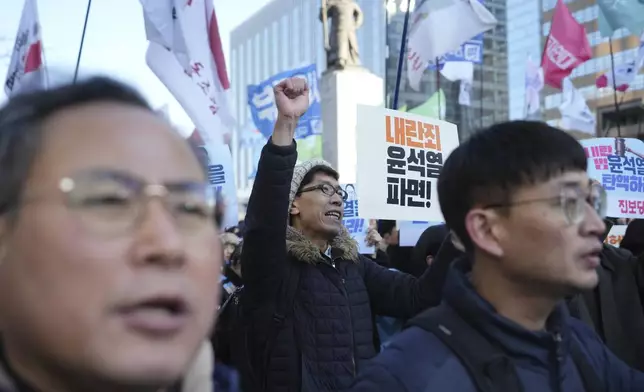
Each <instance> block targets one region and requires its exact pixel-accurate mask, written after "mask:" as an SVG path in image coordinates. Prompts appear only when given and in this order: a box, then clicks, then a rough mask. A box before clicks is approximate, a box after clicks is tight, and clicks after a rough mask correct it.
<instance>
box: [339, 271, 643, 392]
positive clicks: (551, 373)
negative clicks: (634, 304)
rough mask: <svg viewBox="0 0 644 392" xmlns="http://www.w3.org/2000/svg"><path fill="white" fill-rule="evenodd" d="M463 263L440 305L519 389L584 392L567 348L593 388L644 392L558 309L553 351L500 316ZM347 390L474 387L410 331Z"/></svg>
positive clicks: (444, 354) (540, 335) (447, 357)
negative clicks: (586, 368) (510, 371)
mask: <svg viewBox="0 0 644 392" xmlns="http://www.w3.org/2000/svg"><path fill="white" fill-rule="evenodd" d="M467 264H468V263H466V262H465V260H461V261H459V262H457V263H455V264H454V265H453V266H452V268H451V270H450V272H449V275H448V278H447V281H446V283H445V287H444V290H443V303H441V305H440V306H446V307H451V308H452V309H453V310H454V311H456V313H457V314H458V315H459V316H461V317H462V318H463V319H464V320H466V321H467V322H469V323H470V325H471V326H472V327H474V328H475V329H476V330H477V331H480V332H481V333H482V334H483V336H485V337H486V338H487V339H489V340H490V341H491V342H493V343H495V344H496V345H498V346H499V347H501V348H502V349H503V350H504V351H505V352H506V353H507V354H508V356H509V357H510V358H511V359H512V361H513V363H514V366H515V368H516V370H517V374H518V376H519V379H520V381H521V382H522V384H523V386H524V388H525V392H549V391H552V392H580V391H584V387H583V384H582V380H581V377H580V375H579V372H578V371H577V367H576V365H575V364H574V363H573V361H572V358H571V355H570V345H571V344H577V345H579V346H580V347H581V349H582V352H583V353H585V354H586V355H587V358H588V362H589V364H590V365H591V366H592V367H593V368H594V370H595V372H596V374H597V376H598V378H599V379H600V380H601V382H602V384H603V385H601V388H600V390H603V391H606V392H640V391H644V373H640V372H638V371H636V370H633V369H631V368H629V367H628V366H626V365H625V364H624V363H623V362H621V361H620V360H619V359H617V358H616V357H615V356H614V355H613V354H612V353H611V352H610V351H608V349H607V348H606V347H605V346H604V344H603V343H602V342H601V341H600V340H599V338H598V337H597V336H596V335H595V334H594V332H592V330H590V329H589V328H588V327H587V326H586V325H585V324H584V323H583V322H581V321H579V320H576V319H574V318H572V317H570V316H569V315H568V313H567V311H566V308H565V307H564V306H559V307H558V308H557V309H556V310H555V311H554V312H553V315H552V316H551V317H550V318H549V320H548V330H558V331H560V334H561V338H562V339H561V343H560V346H559V347H557V343H556V342H555V340H554V339H553V336H552V335H551V334H550V333H548V332H532V331H528V330H526V329H524V328H522V327H520V326H519V325H517V324H516V323H514V322H512V321H510V320H508V319H506V318H504V317H502V316H500V315H499V314H498V313H496V312H495V310H494V309H493V307H492V306H491V305H490V304H489V303H488V302H487V301H485V300H484V299H483V298H481V297H480V296H479V295H478V294H477V293H476V292H475V291H474V288H473V287H472V286H471V284H470V283H469V280H468V278H467V277H466V273H467ZM419 317H422V315H420V316H419ZM642 333H644V331H642ZM557 350H559V352H560V353H561V354H562V355H563V359H562V360H561V361H557V359H556V357H557V354H556V352H557ZM351 391H353V392H362V391H364V392H367V391H369V392H377V391H383V392H384V391H386V392H391V391H396V392H426V391H427V392H429V391H431V392H447V391H459V392H476V388H475V385H474V384H473V382H472V381H471V379H470V376H469V374H468V373H467V371H466V370H465V368H464V367H463V365H462V364H461V362H460V360H459V359H458V358H457V357H456V356H455V355H454V354H453V353H452V351H451V350H450V349H448V348H447V347H446V346H445V345H444V344H443V343H442V341H441V340H439V339H438V338H437V337H436V336H435V335H433V334H432V333H430V332H427V331H425V330H424V329H421V328H418V327H410V328H408V329H406V330H405V331H403V332H402V333H401V334H399V335H398V336H396V337H395V338H394V339H393V340H392V341H391V343H390V344H389V345H388V346H387V347H386V348H385V350H384V351H383V352H382V353H380V355H378V356H377V357H376V358H374V359H373V360H372V361H371V362H370V363H369V365H368V366H366V367H365V368H364V369H363V370H362V371H361V372H360V374H359V376H358V378H357V379H356V382H355V384H354V386H353V388H352V389H351Z"/></svg>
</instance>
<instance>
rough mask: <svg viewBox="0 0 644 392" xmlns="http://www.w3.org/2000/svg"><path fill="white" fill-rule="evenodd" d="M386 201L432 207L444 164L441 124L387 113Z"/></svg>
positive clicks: (400, 204)
mask: <svg viewBox="0 0 644 392" xmlns="http://www.w3.org/2000/svg"><path fill="white" fill-rule="evenodd" d="M385 130H386V136H385V137H386V141H387V144H388V146H387V204H393V205H399V206H403V207H404V206H409V207H420V208H429V207H431V206H432V184H431V183H432V181H436V180H437V179H438V175H439V174H440V171H441V169H442V167H443V154H442V152H441V151H442V150H441V137H440V126H438V125H433V124H431V123H426V122H423V121H416V120H412V119H406V118H402V117H396V116H385Z"/></svg>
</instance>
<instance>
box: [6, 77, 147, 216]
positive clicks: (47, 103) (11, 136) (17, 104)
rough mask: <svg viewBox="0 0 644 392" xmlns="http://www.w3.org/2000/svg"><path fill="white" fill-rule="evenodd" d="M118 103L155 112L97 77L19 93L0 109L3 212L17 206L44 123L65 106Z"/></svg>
mask: <svg viewBox="0 0 644 392" xmlns="http://www.w3.org/2000/svg"><path fill="white" fill-rule="evenodd" d="M93 102H116V103H122V104H126V105H131V106H136V107H139V108H141V109H145V110H149V111H150V112H153V110H152V108H150V106H149V105H148V103H147V102H146V100H145V99H144V98H143V97H142V96H141V95H140V94H139V93H137V92H136V91H135V90H133V89H132V88H130V87H128V86H126V85H124V84H122V83H119V82H116V81H114V80H112V79H109V78H104V77H97V78H92V79H88V80H85V81H80V82H78V83H76V84H68V85H64V86H60V87H57V88H54V89H51V90H45V91H37V92H32V93H25V94H19V95H16V96H14V97H12V98H11V99H10V100H9V101H8V102H7V103H6V104H5V105H4V107H2V108H0V215H5V214H7V213H8V212H12V211H14V210H16V209H17V207H18V206H19V204H20V199H21V197H22V192H23V188H24V185H25V182H26V180H27V176H28V175H29V172H30V171H31V168H32V165H33V163H34V161H35V159H36V157H37V155H38V153H39V151H40V148H41V146H42V140H43V135H44V134H43V127H42V124H43V123H44V122H45V121H46V120H47V119H48V118H50V117H51V116H53V115H54V114H56V113H58V112H60V111H63V110H65V109H69V108H73V107H75V106H80V105H84V104H88V103H93Z"/></svg>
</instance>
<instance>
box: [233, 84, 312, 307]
mask: <svg viewBox="0 0 644 392" xmlns="http://www.w3.org/2000/svg"><path fill="white" fill-rule="evenodd" d="M274 93H275V104H276V106H277V110H278V118H277V121H276V122H275V128H274V130H273V135H272V137H271V138H270V140H269V141H268V143H267V144H266V146H264V149H263V150H262V154H261V156H260V159H259V163H258V165H257V175H256V177H255V183H254V184H253V190H252V192H251V195H250V199H249V202H248V209H247V211H246V224H245V228H246V233H245V235H244V248H243V250H242V277H243V279H244V286H245V290H246V293H247V295H250V296H252V297H254V298H255V299H256V300H257V301H256V302H257V303H261V302H262V301H263V300H266V299H271V298H273V296H272V295H271V294H272V293H273V291H274V290H277V289H278V288H279V283H280V280H281V278H282V275H283V273H282V272H283V271H284V263H285V262H286V225H287V224H288V209H289V205H288V203H289V192H290V189H291V179H292V178H293V168H294V166H295V163H296V161H297V150H296V145H295V142H294V140H293V136H294V133H295V128H296V126H297V122H298V120H299V118H300V116H302V114H304V112H306V110H307V109H308V107H309V90H308V86H307V85H306V81H304V80H303V79H301V78H290V79H285V80H284V81H282V82H281V83H279V84H278V85H277V86H275V88H274Z"/></svg>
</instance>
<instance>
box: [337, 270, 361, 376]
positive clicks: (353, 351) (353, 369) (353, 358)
mask: <svg viewBox="0 0 644 392" xmlns="http://www.w3.org/2000/svg"><path fill="white" fill-rule="evenodd" d="M335 260H336V259H333V260H332V261H331V265H332V266H333V268H334V269H335V270H336V271H337V272H338V275H340V279H341V281H342V288H343V291H344V297H345V298H346V299H347V307H348V308H349V330H350V331H351V373H352V375H353V377H355V376H356V375H357V371H356V344H355V340H354V336H353V332H354V331H353V314H352V313H351V301H349V293H348V292H347V287H346V282H347V281H346V280H345V279H344V276H342V273H341V272H340V271H339V270H338V269H337V268H335Z"/></svg>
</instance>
